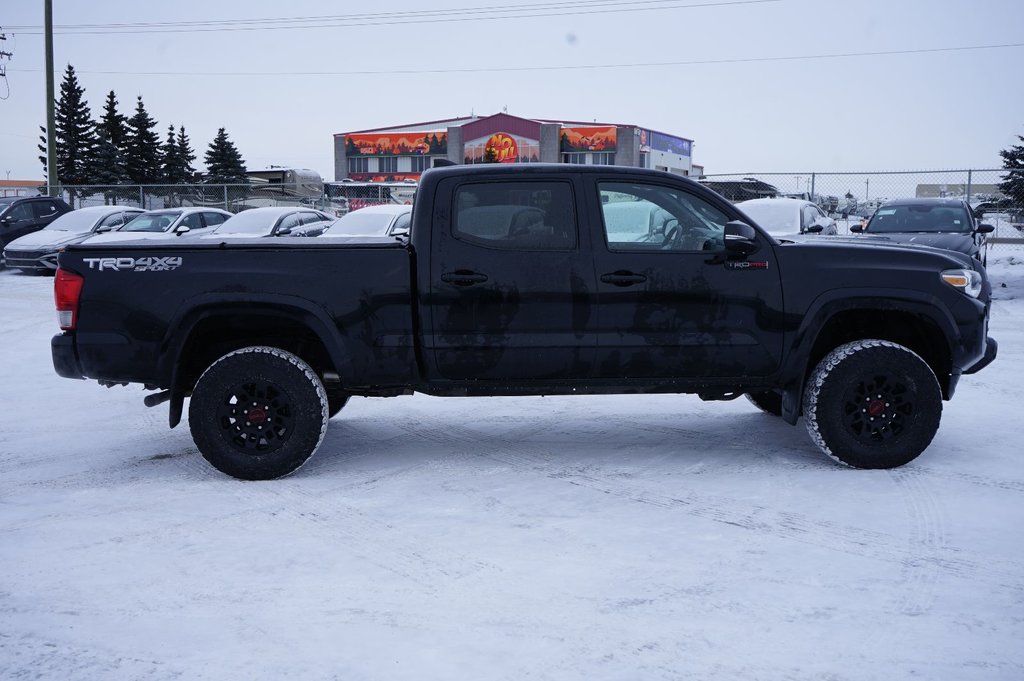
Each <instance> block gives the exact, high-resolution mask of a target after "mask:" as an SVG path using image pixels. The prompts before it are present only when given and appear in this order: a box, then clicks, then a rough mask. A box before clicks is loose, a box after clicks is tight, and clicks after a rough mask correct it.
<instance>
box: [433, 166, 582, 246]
mask: <svg viewBox="0 0 1024 681" xmlns="http://www.w3.org/2000/svg"><path fill="white" fill-rule="evenodd" d="M454 203H455V206H454V210H453V215H454V220H453V224H452V235H453V236H454V237H455V238H456V239H459V240H460V241H466V242H469V243H472V244H476V245H479V246H486V247H489V248H501V249H511V250H570V249H573V248H575V247H576V244H577V243H578V238H577V219H576V204H575V197H574V194H573V189H572V185H571V184H570V183H569V182H562V181H535V180H529V181H527V180H523V181H505V182H487V183H473V184H463V185H460V186H459V187H458V188H457V189H456V191H455V197H454Z"/></svg>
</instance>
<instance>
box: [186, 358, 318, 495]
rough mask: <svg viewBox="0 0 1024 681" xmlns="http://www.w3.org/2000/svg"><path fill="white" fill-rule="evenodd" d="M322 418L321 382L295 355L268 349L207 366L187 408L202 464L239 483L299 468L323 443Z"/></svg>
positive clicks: (264, 478) (277, 475) (265, 478)
mask: <svg viewBox="0 0 1024 681" xmlns="http://www.w3.org/2000/svg"><path fill="white" fill-rule="evenodd" d="M327 420H328V400H327V393H326V392H325V391H324V386H323V383H322V382H321V381H320V378H319V377H318V376H317V375H316V373H315V372H314V371H313V369H311V368H310V366H309V365H308V364H306V363H305V362H304V361H303V360H302V359H301V358H299V357H298V356H296V355H294V354H292V353H290V352H287V351H285V350H281V349H279V348H271V347H248V348H242V349H241V350H236V351H234V352H231V353H228V354H226V355H224V356H223V357H221V358H220V359H218V360H217V361H216V362H214V363H213V364H211V365H210V367H209V368H208V369H207V370H206V371H205V372H204V373H203V375H202V376H200V377H199V381H198V382H197V383H196V386H195V388H194V389H193V391H192V399H191V400H190V402H189V407H188V424H189V429H190V430H191V431H192V439H193V440H195V443H196V446H197V447H198V448H199V451H200V452H201V453H202V455H203V458H205V459H206V460H207V461H209V462H210V463H211V464H212V465H213V467H214V468H216V469H217V470H219V471H221V472H222V473H227V474H228V475H230V476H232V477H235V478H240V479H242V480H270V479H273V478H280V477H282V476H285V475H288V474H289V473H293V472H295V471H296V470H298V468H299V467H300V466H302V464H304V463H306V461H307V460H308V459H309V458H310V457H311V456H313V454H314V453H315V452H316V450H317V449H318V448H319V447H320V443H321V442H323V439H324V434H325V433H326V432H327Z"/></svg>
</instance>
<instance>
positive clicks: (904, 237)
mask: <svg viewBox="0 0 1024 681" xmlns="http://www.w3.org/2000/svg"><path fill="white" fill-rule="evenodd" d="M864 238H870V239H872V240H878V241H888V242H892V243H898V244H916V245H918V246H931V247H932V248H944V249H946V250H947V251H956V252H957V253H965V254H967V255H971V254H973V253H974V250H975V248H976V246H975V244H974V239H973V238H971V235H970V234H955V233H952V232H931V233H921V232H900V233H897V234H866V235H865V237H864Z"/></svg>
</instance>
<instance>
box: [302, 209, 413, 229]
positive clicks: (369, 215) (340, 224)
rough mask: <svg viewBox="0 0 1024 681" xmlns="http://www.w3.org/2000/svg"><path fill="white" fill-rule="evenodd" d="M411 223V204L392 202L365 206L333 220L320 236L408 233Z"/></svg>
mask: <svg viewBox="0 0 1024 681" xmlns="http://www.w3.org/2000/svg"><path fill="white" fill-rule="evenodd" d="M411 223H412V206H407V205H403V204H394V203H391V204H386V205H383V206H367V207H366V208H360V209H359V210H354V211H352V212H351V213H346V214H345V215H343V216H342V217H340V218H338V219H337V220H335V222H334V224H332V225H331V226H330V227H329V228H328V229H327V231H326V232H324V233H323V234H322V235H321V237H334V236H398V235H400V234H408V233H409V225H410V224H411Z"/></svg>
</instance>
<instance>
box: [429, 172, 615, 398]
mask: <svg viewBox="0 0 1024 681" xmlns="http://www.w3.org/2000/svg"><path fill="white" fill-rule="evenodd" d="M580 191H581V185H580V184H579V181H578V179H577V178H576V177H575V176H569V177H567V176H566V175H565V174H563V173H560V174H559V175H558V176H557V177H550V178H545V177H544V176H543V175H541V174H537V175H531V177H530V179H519V178H516V179H510V178H509V176H508V175H504V176H501V175H498V176H495V177H494V178H490V179H488V178H482V177H479V176H474V177H472V178H450V179H447V180H444V181H442V182H441V183H440V185H439V187H438V191H437V195H436V196H437V205H436V206H435V210H434V216H433V224H432V228H433V230H434V234H433V238H432V240H431V243H432V249H433V253H432V257H431V261H430V276H429V302H430V314H431V320H432V321H431V324H432V325H431V329H430V332H429V333H428V334H426V338H428V339H429V342H430V343H431V346H432V347H431V348H428V352H432V355H433V357H434V361H435V365H436V368H437V373H438V374H439V376H440V377H441V378H442V379H448V380H453V381H467V380H482V381H520V380H526V381H545V380H547V381H564V380H569V379H575V378H586V377H589V376H590V374H591V373H592V359H593V353H594V349H595V345H596V337H595V335H594V329H593V324H594V318H593V309H592V308H593V302H594V294H595V288H594V284H595V282H594V279H593V266H592V263H591V261H590V257H589V245H588V243H587V239H586V237H585V236H584V238H582V239H581V234H580V229H579V224H580V215H581V210H580V204H579V200H580Z"/></svg>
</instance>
